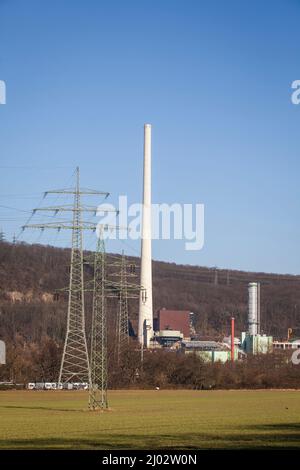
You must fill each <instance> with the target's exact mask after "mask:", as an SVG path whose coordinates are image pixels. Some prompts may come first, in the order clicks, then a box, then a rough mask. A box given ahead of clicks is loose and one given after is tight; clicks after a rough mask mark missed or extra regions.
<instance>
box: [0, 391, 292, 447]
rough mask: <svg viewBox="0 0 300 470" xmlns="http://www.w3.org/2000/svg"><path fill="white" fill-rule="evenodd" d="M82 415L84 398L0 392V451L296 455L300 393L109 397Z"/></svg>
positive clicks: (116, 393)
mask: <svg viewBox="0 0 300 470" xmlns="http://www.w3.org/2000/svg"><path fill="white" fill-rule="evenodd" d="M109 401H110V407H111V410H110V411H107V412H104V413H99V412H90V411H87V409H86V408H87V393H86V392H81V391H74V392H68V391H58V392H55V391H54V392H51V391H50V392H44V391H41V392H37V391H35V392H34V391H9V392H4V391H2V392H0V448H6V449H7V448H8V449H12V448H13V449H15V448H19V449H32V448H34V449H41V448H42V449H45V448H51V449H52V448H55V449H57V448H63V449H106V450H110V449H114V450H116V449H147V450H152V449H203V448H204V449H207V448H236V449H238V448H244V449H245V448H281V447H286V448H295V447H300V392H297V391H272V390H271V391H188V390H180V391H163V390H160V391H156V390H153V391H152V390H151V391H139V390H133V391H112V392H110V393H109Z"/></svg>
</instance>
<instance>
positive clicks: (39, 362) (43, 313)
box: [0, 242, 300, 388]
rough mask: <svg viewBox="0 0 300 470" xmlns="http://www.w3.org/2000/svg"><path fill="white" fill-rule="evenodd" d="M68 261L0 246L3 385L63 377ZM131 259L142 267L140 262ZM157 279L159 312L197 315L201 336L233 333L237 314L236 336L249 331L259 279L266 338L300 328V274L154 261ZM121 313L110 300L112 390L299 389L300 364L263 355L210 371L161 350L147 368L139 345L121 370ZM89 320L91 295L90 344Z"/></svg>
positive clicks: (28, 248) (55, 254)
mask: <svg viewBox="0 0 300 470" xmlns="http://www.w3.org/2000/svg"><path fill="white" fill-rule="evenodd" d="M69 257H70V250H68V249H59V248H54V247H49V246H41V245H26V244H9V243H5V242H1V243H0V338H1V339H4V340H5V341H6V344H7V351H8V352H7V356H8V364H7V366H5V367H4V366H2V367H1V369H0V374H1V375H0V380H8V379H12V380H14V381H17V382H23V381H28V380H52V379H53V380H57V375H58V367H59V361H60V357H61V348H62V344H63V340H64V336H65V328H66V312H67V296H66V294H65V293H63V291H59V294H58V293H57V289H63V288H65V287H66V286H67V285H68V276H69V269H68V264H69ZM132 261H133V262H137V260H136V259H134V258H132ZM85 275H86V279H91V276H92V270H91V268H89V267H88V266H87V267H85ZM153 276H154V307H155V309H158V308H161V307H167V308H171V309H172V308H173V309H184V310H185V309H187V310H190V311H193V312H194V314H195V315H194V318H195V329H196V333H197V334H200V335H201V336H203V337H212V338H216V339H219V338H222V337H223V336H224V335H226V334H228V332H229V319H230V317H231V316H232V315H234V316H235V318H236V331H237V334H239V333H240V332H241V331H243V330H244V329H245V328H246V318H247V283H248V282H249V281H254V280H255V281H260V282H261V283H262V289H261V297H262V329H263V331H264V332H265V333H267V334H271V335H273V336H275V337H277V338H278V339H281V338H285V337H286V334H287V329H288V327H295V326H297V325H300V288H299V287H300V277H299V276H288V275H285V276H280V275H275V274H264V273H245V272H239V271H225V270H224V271H222V270H220V271H218V273H217V276H216V273H215V270H214V269H209V268H202V267H193V266H178V265H176V264H171V263H163V262H156V261H154V263H153ZM129 307H130V308H129V314H130V322H131V334H132V335H133V334H134V330H135V331H136V326H137V307H138V305H137V302H136V301H130V305H129ZM115 313H116V305H115V304H114V303H113V302H112V303H110V305H109V311H108V315H109V325H110V330H109V339H110V380H111V384H110V385H111V386H112V387H123V386H124V387H128V386H133V385H134V386H145V387H152V386H165V387H169V386H172V387H177V386H178V387H179V386H187V387H193V388H197V387H200V388H201V387H209V386H212V387H220V386H221V384H222V386H223V387H227V386H228V387H231V388H232V387H237V388H239V387H250V386H251V387H256V386H259V387H264V386H267V384H268V386H276V387H277V386H282V387H284V386H291V387H293V386H299V383H298V376H297V373H296V372H295V371H298V369H299V367H298V369H295V367H294V368H293V366H291V365H290V364H286V362H285V361H283V362H282V363H280V367H279V366H278V364H277V365H276V364H275V363H272V365H271V362H270V361H273V360H274V361H275V360H276V361H277V360H278V359H277V357H279V356H276V359H275V356H274V359H271V358H265V364H266V365H263V362H262V361H263V359H261V358H249V359H247V361H244V362H243V363H241V364H235V365H234V366H232V365H230V364H228V365H225V366H221V365H219V364H216V365H214V366H208V365H206V364H203V363H202V362H201V361H199V360H198V359H197V358H194V357H193V356H191V357H188V358H187V357H183V356H178V355H176V354H175V353H174V354H173V353H169V354H168V356H165V355H164V354H165V353H164V352H157V353H152V354H149V355H146V356H145V361H144V368H143V371H141V370H140V362H139V361H140V359H139V353H138V352H137V351H136V350H135V348H136V344H135V342H134V341H133V346H132V347H131V348H129V350H128V351H127V353H126V355H125V356H124V360H125V364H123V366H122V369H119V368H118V367H116V364H114V354H113V349H114V348H113V337H114V320H115ZM90 318H91V299H90V297H89V296H87V298H86V328H87V339H88V341H89V339H90V334H89V332H90ZM272 357H273V356H272ZM251 361H252V362H251ZM256 361H258V362H256ZM260 361H261V362H260ZM268 361H269V362H268ZM250 366H251V367H250ZM275 366H276V367H275ZM249 367H250V369H251V372H249V370H250V369H249ZM255 368H257V370H256V369H255ZM150 369H152V373H150ZM121 370H122V373H121V372H120V371H121ZM272 370H273V372H274V371H276V372H274V373H272ZM137 371H138V373H137ZM255 371H256V372H255ZM279 371H280V374H279V375H278V373H279ZM272 374H273V375H272ZM293 374H294V375H295V374H296V376H297V377H296V378H295V377H294V375H293ZM298 375H299V372H298ZM284 377H285V382H284V383H282V380H283V378H284ZM293 384H294V385H293Z"/></svg>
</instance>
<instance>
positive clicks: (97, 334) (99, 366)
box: [89, 236, 108, 410]
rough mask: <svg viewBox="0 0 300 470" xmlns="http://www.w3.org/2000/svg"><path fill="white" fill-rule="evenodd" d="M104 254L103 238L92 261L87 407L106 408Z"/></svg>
mask: <svg viewBox="0 0 300 470" xmlns="http://www.w3.org/2000/svg"><path fill="white" fill-rule="evenodd" d="M105 265H106V255H105V245H104V240H103V238H102V237H101V236H100V237H99V239H98V242H97V248H96V252H95V261H94V288H93V312H92V340H91V356H90V357H91V377H90V386H89V408H90V409H91V410H97V409H101V410H104V409H107V408H108V401H107V375H108V374H107V321H106V295H105V282H106V279H105V278H106V275H105V273H106V267H105Z"/></svg>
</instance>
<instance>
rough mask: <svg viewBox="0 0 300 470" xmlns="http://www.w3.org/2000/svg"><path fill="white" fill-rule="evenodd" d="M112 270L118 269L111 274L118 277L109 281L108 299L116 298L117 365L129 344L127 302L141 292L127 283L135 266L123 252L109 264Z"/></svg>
mask: <svg viewBox="0 0 300 470" xmlns="http://www.w3.org/2000/svg"><path fill="white" fill-rule="evenodd" d="M110 266H112V267H114V268H116V267H117V268H118V272H113V273H112V276H118V277H119V281H118V282H112V281H110V284H109V285H110V288H111V289H114V290H115V292H114V293H113V290H111V293H110V297H117V300H118V306H117V316H116V348H115V352H116V356H117V361H118V364H119V363H120V358H121V356H122V354H123V352H124V350H126V346H127V345H128V344H129V331H128V325H129V318H128V300H129V299H139V295H140V291H141V290H143V289H142V288H141V287H140V286H139V285H137V284H131V283H129V282H128V278H129V277H136V275H135V268H136V266H135V265H134V264H132V263H128V262H127V260H126V257H125V255H124V252H122V257H121V260H120V258H119V257H118V259H117V261H115V262H113V263H112V264H110Z"/></svg>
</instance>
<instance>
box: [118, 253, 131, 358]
mask: <svg viewBox="0 0 300 470" xmlns="http://www.w3.org/2000/svg"><path fill="white" fill-rule="evenodd" d="M126 268H127V266H126V258H125V255H124V252H123V253H122V259H121V272H120V295H119V299H118V304H119V305H118V311H117V325H116V326H117V328H116V338H117V358H118V363H119V362H120V356H121V354H122V353H123V351H124V349H125V347H126V346H127V345H128V343H129V332H128V291H127V270H126Z"/></svg>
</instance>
